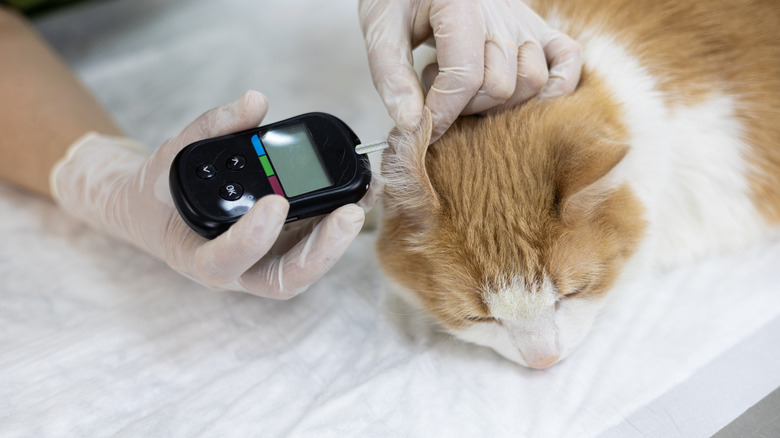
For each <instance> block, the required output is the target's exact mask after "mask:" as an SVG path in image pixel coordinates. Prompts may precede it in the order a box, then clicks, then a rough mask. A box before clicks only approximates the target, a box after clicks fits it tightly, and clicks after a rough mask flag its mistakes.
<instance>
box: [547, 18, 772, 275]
mask: <svg viewBox="0 0 780 438" xmlns="http://www.w3.org/2000/svg"><path fill="white" fill-rule="evenodd" d="M548 23H550V24H551V25H552V26H553V27H556V28H560V29H564V30H565V29H568V28H569V27H568V26H566V24H565V23H564V22H563V21H562V20H560V19H559V18H557V17H548ZM577 40H578V41H579V42H580V44H581V45H582V47H583V54H584V60H585V64H586V66H587V67H588V68H589V69H591V70H592V71H594V73H595V74H596V75H598V76H599V77H601V78H603V79H604V80H605V83H606V84H607V85H608V87H609V88H610V91H611V94H612V97H613V98H614V99H615V100H616V101H617V102H619V103H620V104H621V105H622V108H623V118H624V120H625V122H626V125H627V127H628V129H629V133H630V140H629V145H630V147H631V149H630V151H629V153H628V154H627V156H626V158H625V159H624V160H623V161H622V162H621V163H620V164H619V165H618V166H617V168H616V169H615V175H614V176H615V177H616V178H617V179H618V180H621V181H626V182H627V183H628V184H629V185H630V187H631V188H632V190H633V191H634V193H635V194H636V195H637V196H638V197H639V199H640V200H641V201H642V203H643V204H644V206H645V207H646V209H647V215H646V218H647V219H648V221H649V224H648V230H647V233H648V239H647V240H646V242H644V248H643V250H644V251H650V254H649V256H650V258H651V260H652V261H653V262H654V265H655V266H661V267H670V266H675V265H679V264H681V263H685V262H689V261H691V260H693V259H695V258H697V257H701V256H705V255H711V254H712V253H716V252H720V251H727V250H734V249H738V248H740V247H744V246H746V245H748V244H750V243H755V242H757V241H760V240H761V239H764V238H766V237H767V236H770V235H776V234H777V231H776V230H773V229H772V228H771V227H770V226H769V225H768V224H767V223H766V221H765V220H764V219H763V216H761V214H760V212H759V211H758V210H757V209H756V207H755V206H754V204H753V202H752V200H751V190H750V186H749V183H748V180H747V177H746V175H747V174H748V171H749V170H750V169H749V168H748V164H747V161H746V155H747V154H748V153H749V148H750V147H749V145H748V144H747V143H746V142H745V140H744V135H743V132H744V128H743V127H742V125H741V124H740V123H739V121H738V120H737V118H736V117H735V114H734V108H735V107H736V106H737V105H738V104H739V96H729V95H727V94H726V93H725V92H722V91H718V90H713V92H712V94H711V95H710V96H709V98H708V99H706V100H704V101H702V102H699V103H697V104H695V105H692V106H682V105H676V106H672V105H671V104H670V103H669V100H670V99H666V97H668V96H664V94H663V93H662V92H661V91H659V87H658V84H657V81H656V79H655V78H654V77H653V76H651V75H650V73H649V72H648V71H647V69H646V68H645V67H644V66H642V65H641V64H640V62H639V61H638V59H637V58H636V57H635V56H633V55H632V54H630V52H629V50H627V49H626V48H625V47H624V46H622V45H621V44H619V43H618V42H617V41H615V40H614V39H613V38H611V37H608V36H604V35H600V34H598V32H597V31H594V30H590V31H586V32H584V33H583V34H582V35H580V36H579V37H578V38H577Z"/></svg>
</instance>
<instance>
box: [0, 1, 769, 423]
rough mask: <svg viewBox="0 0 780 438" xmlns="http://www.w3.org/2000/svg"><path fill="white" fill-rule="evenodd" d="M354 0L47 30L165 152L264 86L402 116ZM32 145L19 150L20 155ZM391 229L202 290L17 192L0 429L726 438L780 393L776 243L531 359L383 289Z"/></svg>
mask: <svg viewBox="0 0 780 438" xmlns="http://www.w3.org/2000/svg"><path fill="white" fill-rule="evenodd" d="M356 9H357V6H356V4H355V3H354V2H347V1H343V2H333V1H325V0H322V1H318V0H307V1H304V0H299V1H285V2H272V1H254V2H252V1H240V0H229V1H220V2H214V1H207V0H177V1H168V2H162V1H152V0H142V1H131V0H117V1H110V2H102V3H97V4H89V5H86V6H83V7H79V8H78V9H75V10H71V11H66V12H64V13H59V14H57V15H55V16H52V17H49V18H45V19H43V20H40V21H39V22H38V23H37V25H38V27H39V28H40V29H41V31H42V32H43V33H44V35H45V36H46V37H47V38H48V39H49V40H50V41H51V42H52V43H53V44H54V45H55V47H56V48H57V49H58V50H59V51H60V52H61V53H63V55H64V56H65V57H66V59H67V60H68V62H69V63H70V64H71V65H72V66H73V67H74V68H75V69H76V70H77V72H78V73H79V75H80V76H81V77H82V78H83V79H84V81H85V82H86V83H87V84H88V86H89V87H90V88H91V89H92V90H93V91H94V92H95V93H96V95H97V96H98V97H99V99H100V100H101V101H102V102H103V103H104V104H105V105H106V106H107V107H108V108H109V109H110V111H111V112H112V114H114V116H115V117H116V118H117V119H118V120H119V122H120V124H121V125H122V126H123V128H124V129H125V130H126V131H127V132H128V133H129V134H130V135H132V136H134V137H136V138H138V139H140V140H142V141H145V142H146V143H147V144H149V145H150V147H151V146H153V145H158V144H160V143H161V142H162V141H163V140H164V139H165V138H166V137H168V136H171V135H175V134H176V133H177V132H178V131H179V130H180V129H181V128H182V127H183V126H184V125H186V124H187V123H189V121H191V120H192V119H194V118H195V117H196V116H197V115H198V114H200V113H202V112H203V111H205V110H206V109H208V108H210V107H213V106H216V105H218V104H222V103H225V102H228V101H231V100H233V99H234V98H236V97H238V96H239V95H240V94H241V93H242V92H243V91H244V90H245V89H247V88H255V89H258V90H260V91H263V92H264V93H266V94H267V95H268V96H269V100H270V102H271V112H270V113H269V116H268V118H267V121H269V122H270V121H275V120H279V119H281V118H285V117H288V116H292V115H295V114H298V113H302V112H307V111H314V110H318V111H326V112H330V113H333V114H335V115H337V116H339V117H341V118H343V119H344V120H345V121H347V123H349V124H350V125H351V126H352V127H353V128H354V129H355V131H356V132H357V133H358V135H360V136H361V137H363V139H364V140H371V139H376V138H382V137H383V136H384V135H385V134H386V133H387V131H388V129H389V128H390V126H391V123H390V121H389V119H388V118H387V116H386V113H385V111H384V108H383V107H382V105H381V103H380V102H379V99H378V97H377V96H376V94H375V92H374V91H373V88H372V86H371V80H370V76H369V74H368V69H367V65H366V62H365V55H364V49H363V42H362V39H361V35H360V29H359V26H358V23H357V12H356ZM23 146H24V145H20V147H23ZM374 239H375V235H374V234H373V233H364V234H362V235H361V236H360V237H359V238H358V240H357V242H356V243H355V245H354V246H353V247H352V248H351V249H350V250H349V251H348V252H347V254H346V256H345V257H344V259H343V260H342V261H341V262H340V263H339V264H338V265H337V266H336V268H335V269H334V270H333V271H332V272H331V273H330V274H329V275H327V276H326V277H325V278H324V279H323V280H322V281H321V282H319V283H317V284H316V285H315V286H313V287H312V288H311V290H310V291H309V292H307V293H306V294H304V295H302V296H300V297H298V298H296V299H294V300H291V301H288V302H277V301H271V300H264V299H258V298H255V297H252V296H248V295H243V294H238V293H227V292H214V291H210V290H207V289H204V288H203V287H201V286H198V285H196V284H194V283H192V282H191V281H189V280H187V279H186V278H183V277H181V276H179V275H177V274H176V273H174V272H172V271H170V270H169V269H168V268H167V267H166V266H165V265H164V264H162V263H160V262H157V261H156V260H154V259H152V258H150V257H148V256H146V255H145V254H143V253H141V252H139V251H136V250H135V249H133V248H131V247H129V246H127V245H125V244H123V243H120V242H117V241H115V240H112V239H111V238H109V237H106V236H103V235H101V234H99V233H97V232H94V231H92V230H90V229H88V228H87V227H85V226H84V225H81V224H79V223H77V222H75V221H73V220H71V219H69V218H67V217H64V215H63V214H62V213H61V212H60V211H59V210H58V209H57V208H56V207H54V206H53V205H51V204H50V203H48V202H45V201H42V200H40V199H37V198H34V197H32V196H30V195H29V194H26V193H22V192H19V191H16V190H14V189H12V188H10V187H8V186H0V242H1V243H0V327H2V330H0V435H2V436H36V437H42V436H58V437H59V436H79V437H83V436H165V437H176V436H181V437H191V436H264V437H266V436H317V437H328V436H333V437H343V436H426V437H428V436H442V437H444V436H446V437H453V436H511V437H518V436H522V437H592V436H601V435H602V434H606V435H605V436H658V437H674V436H681V437H683V436H684V437H695V436H709V435H710V434H712V433H714V432H715V431H717V430H718V429H720V428H721V427H722V426H724V425H725V424H727V423H728V422H730V421H731V420H733V418H735V417H736V416H738V415H739V414H740V413H741V412H742V411H744V410H745V409H747V408H748V407H749V406H751V405H752V404H753V403H755V402H756V401H758V400H759V399H760V398H762V397H763V396H764V395H766V394H768V393H769V392H771V391H772V390H773V389H774V388H776V387H777V386H778V385H780V372H778V371H777V370H779V369H780V352H778V350H779V348H778V347H777V346H778V345H780V329H779V328H780V324H779V323H778V321H780V319H778V318H780V286H778V285H779V284H780V242H774V243H772V242H769V243H767V245H765V246H762V247H757V248H753V249H751V250H750V251H747V252H746V253H743V254H734V255H728V256H724V257H716V258H713V259H711V260H708V261H705V262H702V263H700V264H697V265H694V266H690V267H686V268H684V269H680V270H678V271H675V272H671V273H669V274H666V275H663V276H659V277H654V278H644V279H638V281H637V285H636V287H635V288H633V289H631V290H625V291H623V293H622V294H621V295H620V296H618V297H616V298H615V299H614V301H613V303H612V305H611V306H610V307H609V308H608V309H607V310H606V311H605V313H604V314H603V315H602V317H601V318H600V319H599V320H598V322H597V324H596V326H595V328H594V330H593V332H592V333H591V335H590V337H589V338H588V339H587V341H586V342H585V343H584V344H583V345H582V346H581V347H580V349H579V350H578V351H577V352H576V353H575V354H574V355H573V356H571V357H570V358H569V359H567V360H565V361H564V362H562V363H561V364H559V365H556V366H555V367H553V368H551V369H550V370H547V371H543V372H539V371H532V370H527V369H523V368H520V367H518V366H516V365H514V364H512V363H509V362H507V361H505V360H503V359H502V358H500V357H499V356H497V355H496V354H494V353H492V352H491V351H490V350H487V349H484V348H481V347H476V346H470V345H466V344H463V343H461V342H459V341H457V340H454V339H451V338H449V337H448V336H447V335H444V334H442V333H439V332H438V331H437V330H436V328H435V326H434V325H432V324H431V323H430V322H429V321H428V320H427V319H426V318H425V317H424V316H422V315H418V314H415V313H413V312H410V311H409V310H408V309H407V308H406V307H404V306H402V305H400V304H399V303H398V302H397V301H396V300H395V299H394V298H392V297H391V296H389V295H388V294H387V287H386V283H385V281H384V280H383V278H382V277H381V273H380V270H379V268H378V265H377V262H376V260H375V257H374V248H373V245H374Z"/></svg>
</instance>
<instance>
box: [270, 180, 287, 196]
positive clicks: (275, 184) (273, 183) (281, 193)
mask: <svg viewBox="0 0 780 438" xmlns="http://www.w3.org/2000/svg"><path fill="white" fill-rule="evenodd" d="M268 182H270V183H271V187H272V188H273V189H274V193H276V194H277V195H279V196H284V197H285V198H286V197H287V196H285V194H284V190H282V185H281V184H279V180H278V179H276V175H274V176H271V177H268Z"/></svg>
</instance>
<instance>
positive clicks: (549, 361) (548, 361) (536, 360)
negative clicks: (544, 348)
mask: <svg viewBox="0 0 780 438" xmlns="http://www.w3.org/2000/svg"><path fill="white" fill-rule="evenodd" d="M558 358H559V356H558V355H557V354H555V355H549V356H536V357H529V358H526V362H527V363H528V366H529V367H531V368H534V369H537V370H543V369H545V368H550V367H551V366H553V365H554V364H555V362H558Z"/></svg>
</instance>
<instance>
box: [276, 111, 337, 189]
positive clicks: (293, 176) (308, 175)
mask: <svg viewBox="0 0 780 438" xmlns="http://www.w3.org/2000/svg"><path fill="white" fill-rule="evenodd" d="M260 140H261V142H262V145H263V147H264V148H265V151H266V153H267V154H268V158H270V159H271V162H272V163H273V167H274V170H275V171H276V176H277V177H278V178H279V182H280V183H281V185H282V187H283V188H284V193H285V195H287V197H288V198H292V197H294V196H298V195H302V194H304V193H308V192H313V191H315V190H319V189H322V188H325V187H328V186H330V185H332V184H333V182H332V181H331V180H330V177H329V176H328V174H327V172H326V171H325V166H324V165H323V162H322V158H321V157H320V155H319V154H318V153H317V149H316V148H315V146H314V142H313V141H312V139H311V136H310V135H309V130H308V129H306V126H305V125H304V124H302V123H299V124H296V125H292V126H287V127H285V128H281V129H278V130H273V131H269V132H266V133H265V134H264V135H263V137H262V138H261V139H260Z"/></svg>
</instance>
